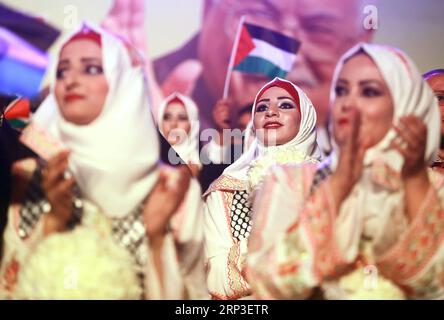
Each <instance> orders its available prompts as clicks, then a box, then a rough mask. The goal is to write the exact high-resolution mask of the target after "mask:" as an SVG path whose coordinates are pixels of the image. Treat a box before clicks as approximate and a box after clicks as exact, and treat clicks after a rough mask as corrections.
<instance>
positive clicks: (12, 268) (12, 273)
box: [3, 258, 20, 292]
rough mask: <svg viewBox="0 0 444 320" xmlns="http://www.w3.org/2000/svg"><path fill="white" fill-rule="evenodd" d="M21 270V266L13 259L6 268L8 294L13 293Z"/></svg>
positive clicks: (5, 280) (4, 276)
mask: <svg viewBox="0 0 444 320" xmlns="http://www.w3.org/2000/svg"><path fill="white" fill-rule="evenodd" d="M19 270H20V264H19V263H18V261H17V260H15V258H13V259H12V260H11V261H10V262H9V263H8V265H7V266H6V269H5V273H4V275H3V278H4V283H5V289H6V291H8V292H13V291H14V287H15V285H16V283H17V275H18V272H19Z"/></svg>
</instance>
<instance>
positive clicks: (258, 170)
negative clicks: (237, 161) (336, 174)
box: [247, 146, 319, 193]
mask: <svg viewBox="0 0 444 320" xmlns="http://www.w3.org/2000/svg"><path fill="white" fill-rule="evenodd" d="M302 162H312V163H318V162H319V161H318V160H316V159H314V158H312V157H310V156H308V155H307V154H305V153H304V152H302V151H300V150H298V148H297V147H279V146H275V147H269V148H267V152H266V153H265V154H264V155H262V156H260V157H257V158H256V159H255V160H254V161H253V162H252V163H251V164H250V167H249V169H248V173H247V174H248V180H249V190H248V191H249V193H250V192H251V191H255V190H256V189H257V188H258V187H259V185H260V184H261V183H262V181H263V180H264V177H265V176H266V175H267V174H268V171H269V169H270V168H271V167H273V166H274V165H276V164H290V163H302Z"/></svg>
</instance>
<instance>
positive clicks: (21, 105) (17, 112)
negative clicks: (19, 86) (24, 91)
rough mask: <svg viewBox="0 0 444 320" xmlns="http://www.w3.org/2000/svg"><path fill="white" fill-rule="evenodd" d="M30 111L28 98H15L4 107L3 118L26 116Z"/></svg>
mask: <svg viewBox="0 0 444 320" xmlns="http://www.w3.org/2000/svg"><path fill="white" fill-rule="evenodd" d="M29 111H30V102H29V100H28V99H24V98H20V99H17V100H15V101H13V102H11V104H10V105H9V106H8V107H7V108H6V110H5V118H6V119H8V120H11V119H17V118H28V117H29Z"/></svg>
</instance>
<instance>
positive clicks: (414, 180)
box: [391, 115, 430, 221]
mask: <svg viewBox="0 0 444 320" xmlns="http://www.w3.org/2000/svg"><path fill="white" fill-rule="evenodd" d="M394 129H395V131H396V132H397V133H398V136H397V137H396V138H395V139H394V140H393V141H392V142H391V146H392V148H394V149H396V150H398V152H399V153H400V154H401V155H402V156H403V157H404V165H403V167H402V172H401V176H402V179H403V182H404V188H405V195H404V201H405V210H406V216H407V218H408V219H409V220H410V221H412V220H413V219H414V217H415V215H416V214H417V213H418V212H419V210H420V207H421V205H422V203H423V202H424V199H425V198H426V196H427V192H428V191H429V189H430V180H429V177H428V173H427V164H426V163H425V161H424V154H425V149H426V145H427V127H426V125H425V124H424V123H423V122H422V121H421V119H419V118H418V117H416V116H414V115H409V116H405V117H402V118H401V119H400V121H399V124H397V125H395V126H394Z"/></svg>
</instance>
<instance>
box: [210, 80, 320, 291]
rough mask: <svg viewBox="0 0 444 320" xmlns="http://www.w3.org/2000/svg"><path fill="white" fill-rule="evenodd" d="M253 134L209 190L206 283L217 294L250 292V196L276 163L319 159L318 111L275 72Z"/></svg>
mask: <svg viewBox="0 0 444 320" xmlns="http://www.w3.org/2000/svg"><path fill="white" fill-rule="evenodd" d="M252 115H253V130H254V140H253V142H252V144H251V146H250V148H249V149H248V151H247V152H245V153H244V154H243V155H242V156H241V157H240V158H239V159H238V160H237V161H236V162H234V163H233V164H232V165H231V166H229V167H228V168H226V169H225V171H224V172H223V174H222V175H221V176H220V177H219V178H218V179H217V180H216V181H215V182H213V183H212V185H211V186H210V188H209V189H208V190H207V191H206V193H205V194H204V198H205V199H206V206H205V208H206V212H205V255H206V265H207V286H208V289H209V291H210V294H211V295H212V297H213V298H214V299H239V298H246V297H248V296H249V295H250V294H251V291H250V287H249V284H248V283H247V281H246V280H245V279H244V276H243V274H242V273H241V270H242V266H243V263H244V260H245V256H246V254H247V241H248V235H249V232H250V229H251V220H250V204H249V203H250V201H251V199H252V198H253V197H254V191H255V190H256V188H257V187H258V186H259V185H260V183H261V181H262V179H263V177H264V176H265V174H266V173H267V171H268V169H269V168H270V167H271V166H272V165H273V164H276V163H302V162H318V161H319V160H320V152H319V149H318V147H317V144H316V131H315V125H316V111H315V109H314V107H313V105H312V103H311V102H310V100H309V99H308V98H307V96H306V95H305V93H304V92H302V90H300V89H299V88H298V87H297V86H295V85H294V84H292V83H291V82H289V81H286V80H283V79H279V78H276V79H274V80H273V81H271V82H269V83H267V84H266V85H265V86H264V87H263V88H262V89H261V90H260V91H259V92H258V94H257V96H256V99H255V101H254V104H253V109H252Z"/></svg>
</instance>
